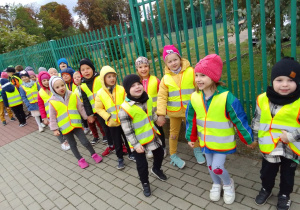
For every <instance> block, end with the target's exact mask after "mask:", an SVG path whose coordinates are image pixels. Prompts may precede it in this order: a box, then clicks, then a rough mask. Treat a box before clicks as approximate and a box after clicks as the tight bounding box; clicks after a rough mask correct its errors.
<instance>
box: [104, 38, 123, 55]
mask: <svg viewBox="0 0 300 210" xmlns="http://www.w3.org/2000/svg"><path fill="white" fill-rule="evenodd" d="M105 44H106V50H107V51H106V52H107V56H108V57H109V58H110V60H112V59H113V58H114V59H115V60H119V59H121V58H122V56H123V57H124V56H125V53H124V51H123V44H122V42H121V41H120V46H119V45H118V40H117V39H114V40H109V41H106V42H105ZM114 46H115V47H116V51H117V52H116V51H115V47H114ZM110 49H111V50H110ZM112 53H113V54H112ZM121 55H122V56H121Z"/></svg>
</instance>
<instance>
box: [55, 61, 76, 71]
mask: <svg viewBox="0 0 300 210" xmlns="http://www.w3.org/2000/svg"><path fill="white" fill-rule="evenodd" d="M61 63H65V64H67V68H70V69H72V70H73V73H74V72H75V71H74V69H73V68H72V67H71V66H69V63H68V61H67V59H65V58H60V59H59V60H58V61H57V66H58V68H59V65H60V64H61ZM59 73H61V69H59Z"/></svg>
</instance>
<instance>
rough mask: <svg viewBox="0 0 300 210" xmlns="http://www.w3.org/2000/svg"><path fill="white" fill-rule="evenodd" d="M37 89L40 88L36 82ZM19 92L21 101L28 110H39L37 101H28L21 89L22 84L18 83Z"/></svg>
mask: <svg viewBox="0 0 300 210" xmlns="http://www.w3.org/2000/svg"><path fill="white" fill-rule="evenodd" d="M23 84H24V82H23ZM37 89H38V90H40V86H39V85H38V84H37ZM19 92H20V95H21V97H22V101H23V102H24V103H25V105H26V107H27V108H28V111H36V110H39V106H38V102H37V103H34V104H31V103H29V101H28V99H27V96H26V92H25V90H24V89H23V87H22V85H20V88H19Z"/></svg>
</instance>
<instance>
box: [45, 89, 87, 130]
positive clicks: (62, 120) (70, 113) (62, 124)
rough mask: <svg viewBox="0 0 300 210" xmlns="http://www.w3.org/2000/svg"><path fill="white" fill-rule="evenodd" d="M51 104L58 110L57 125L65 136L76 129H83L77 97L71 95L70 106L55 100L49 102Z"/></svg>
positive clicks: (73, 94)
mask: <svg viewBox="0 0 300 210" xmlns="http://www.w3.org/2000/svg"><path fill="white" fill-rule="evenodd" d="M49 103H50V104H51V105H52V106H53V108H54V109H55V110H56V113H57V114H56V118H57V124H58V127H59V129H60V131H61V132H62V134H63V135H65V134H68V133H69V132H71V131H72V130H73V129H74V128H82V124H81V116H80V114H79V112H78V110H77V96H76V94H75V93H71V95H70V99H69V104H68V106H66V105H65V104H64V103H62V102H60V101H55V100H49Z"/></svg>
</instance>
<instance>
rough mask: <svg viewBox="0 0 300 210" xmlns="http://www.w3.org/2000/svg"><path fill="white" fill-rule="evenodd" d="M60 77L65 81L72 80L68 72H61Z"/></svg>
mask: <svg viewBox="0 0 300 210" xmlns="http://www.w3.org/2000/svg"><path fill="white" fill-rule="evenodd" d="M62 78H63V80H64V81H65V82H66V83H70V82H71V80H72V77H71V75H70V74H68V73H62Z"/></svg>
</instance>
